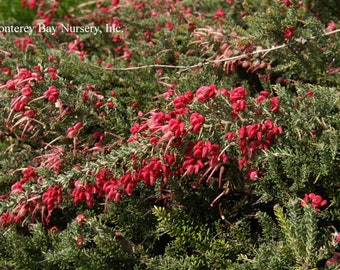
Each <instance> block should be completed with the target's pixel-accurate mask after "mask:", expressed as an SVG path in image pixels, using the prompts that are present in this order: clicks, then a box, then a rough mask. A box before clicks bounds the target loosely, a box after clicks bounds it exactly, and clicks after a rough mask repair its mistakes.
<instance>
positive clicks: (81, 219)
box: [75, 214, 86, 225]
mask: <svg viewBox="0 0 340 270" xmlns="http://www.w3.org/2000/svg"><path fill="white" fill-rule="evenodd" d="M75 221H76V222H77V223H78V224H79V225H84V224H85V222H86V217H85V215H84V214H79V215H78V216H77V217H76V218H75Z"/></svg>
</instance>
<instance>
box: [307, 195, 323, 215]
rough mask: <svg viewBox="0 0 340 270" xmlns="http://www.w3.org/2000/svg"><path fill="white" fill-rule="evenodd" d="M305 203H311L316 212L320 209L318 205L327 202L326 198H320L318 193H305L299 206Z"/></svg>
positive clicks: (320, 205)
mask: <svg viewBox="0 0 340 270" xmlns="http://www.w3.org/2000/svg"><path fill="white" fill-rule="evenodd" d="M306 204H311V205H312V207H313V208H314V209H315V211H316V212H319V211H320V207H323V206H325V205H326V204H327V200H324V199H322V197H321V196H320V195H316V194H315V193H309V194H305V196H304V198H303V200H302V201H301V206H304V205H306Z"/></svg>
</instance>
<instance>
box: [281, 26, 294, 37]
mask: <svg viewBox="0 0 340 270" xmlns="http://www.w3.org/2000/svg"><path fill="white" fill-rule="evenodd" d="M294 32H295V26H291V27H289V28H286V29H285V30H284V32H283V37H284V38H285V39H290V38H292V37H293V36H294Z"/></svg>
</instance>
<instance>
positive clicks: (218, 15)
mask: <svg viewBox="0 0 340 270" xmlns="http://www.w3.org/2000/svg"><path fill="white" fill-rule="evenodd" d="M219 18H225V13H224V10H223V8H219V9H218V10H217V11H216V13H215V16H214V19H215V20H217V19H219Z"/></svg>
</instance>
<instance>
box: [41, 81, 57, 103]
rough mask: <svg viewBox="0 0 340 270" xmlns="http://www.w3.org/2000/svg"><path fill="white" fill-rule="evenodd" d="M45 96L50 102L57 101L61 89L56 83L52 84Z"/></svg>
mask: <svg viewBox="0 0 340 270" xmlns="http://www.w3.org/2000/svg"><path fill="white" fill-rule="evenodd" d="M44 97H45V98H46V99H47V101H48V102H50V103H55V102H56V101H57V99H58V97H59V91H58V89H57V87H55V86H54V85H52V86H50V87H49V88H48V89H47V90H46V91H45V93H44Z"/></svg>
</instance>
